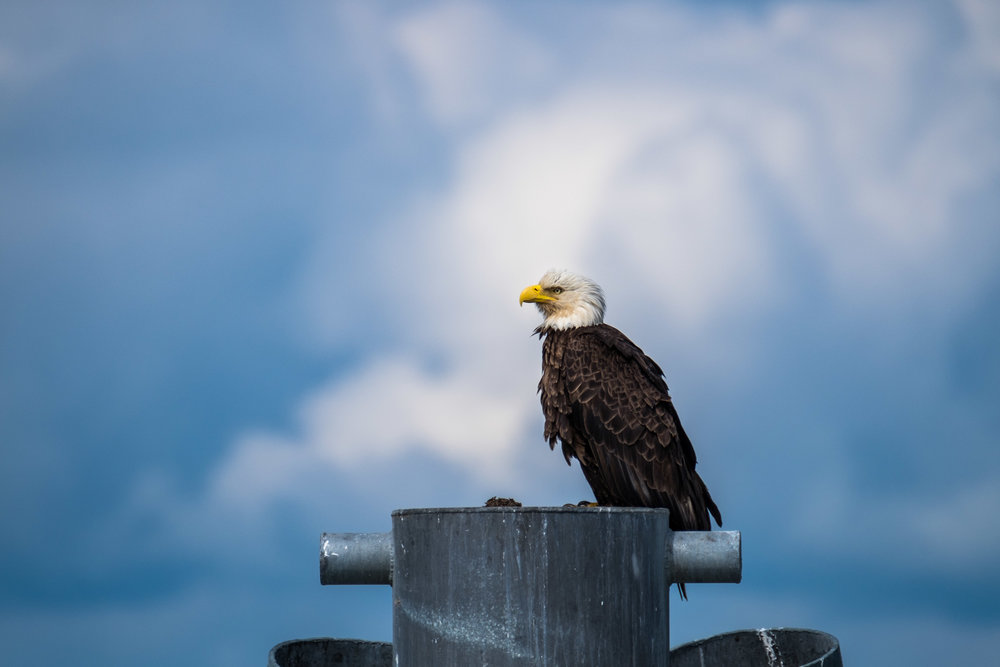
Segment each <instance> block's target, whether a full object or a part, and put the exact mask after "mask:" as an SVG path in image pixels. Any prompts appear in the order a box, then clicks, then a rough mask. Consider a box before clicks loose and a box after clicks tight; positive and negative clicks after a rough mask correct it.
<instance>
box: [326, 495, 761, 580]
mask: <svg viewBox="0 0 1000 667" xmlns="http://www.w3.org/2000/svg"><path fill="white" fill-rule="evenodd" d="M508 511H510V510H508ZM573 511H581V510H577V509H574V510H573ZM667 553H668V555H669V557H670V582H671V583H680V582H684V583H730V584H738V583H739V582H740V580H741V579H742V573H743V554H742V542H741V537H740V532H739V531H736V530H730V531H724V530H717V531H711V532H701V531H690V532H687V531H685V532H676V533H670V536H669V538H668V542H667ZM392 560H393V558H392V533H323V535H322V538H321V539H320V560H319V572H320V574H319V579H320V583H321V584H324V585H330V584H341V585H344V584H387V585H392Z"/></svg>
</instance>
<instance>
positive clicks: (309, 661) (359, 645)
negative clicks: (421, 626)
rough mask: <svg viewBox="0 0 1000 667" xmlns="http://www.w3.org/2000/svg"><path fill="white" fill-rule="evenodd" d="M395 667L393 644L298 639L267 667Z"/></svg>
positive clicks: (271, 656) (281, 646)
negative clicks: (393, 664)
mask: <svg viewBox="0 0 1000 667" xmlns="http://www.w3.org/2000/svg"><path fill="white" fill-rule="evenodd" d="M330 665H339V666H342V667H391V665H392V644H389V643H388V642H370V641H364V640H361V639H330V638H327V637H321V638H318V639H294V640H292V641H287V642H281V643H280V644H278V645H277V646H275V647H274V648H272V649H271V653H270V654H269V655H268V656H267V667H329V666H330Z"/></svg>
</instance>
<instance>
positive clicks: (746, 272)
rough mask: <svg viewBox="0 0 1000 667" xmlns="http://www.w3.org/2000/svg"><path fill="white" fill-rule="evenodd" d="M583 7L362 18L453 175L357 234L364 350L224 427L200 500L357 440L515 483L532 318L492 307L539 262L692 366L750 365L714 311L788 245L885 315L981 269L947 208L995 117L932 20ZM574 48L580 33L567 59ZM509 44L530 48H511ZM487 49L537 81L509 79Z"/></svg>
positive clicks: (733, 301)
mask: <svg viewBox="0 0 1000 667" xmlns="http://www.w3.org/2000/svg"><path fill="white" fill-rule="evenodd" d="M579 11H586V10H584V9H581V10H579ZM594 11H596V12H599V13H600V15H601V16H602V17H604V18H605V19H607V18H608V17H609V16H614V17H618V19H619V20H618V21H617V22H616V23H615V25H617V26H618V27H619V30H617V31H614V32H612V33H608V32H607V31H597V30H596V28H595V26H594V25H591V24H588V22H587V21H585V20H579V21H577V22H570V23H569V24H567V28H566V29H567V30H569V31H571V32H572V31H579V32H578V33H572V34H573V37H574V39H562V40H561V41H556V40H552V41H544V42H543V41H539V40H536V39H535V38H534V37H532V36H530V34H529V31H528V30H526V29H524V27H523V26H520V25H518V24H516V23H515V22H514V21H513V20H506V19H501V18H498V16H497V15H496V13H495V12H494V11H493V10H492V9H489V8H487V7H486V6H483V5H478V4H451V5H445V6H432V7H429V8H425V9H422V10H418V11H416V12H415V13H411V14H409V15H408V16H406V17H405V18H403V19H401V20H398V21H394V20H392V19H388V18H386V19H383V18H382V17H381V16H374V17H373V16H369V17H368V20H369V21H371V20H385V21H387V24H386V25H385V26H383V29H382V31H381V33H380V32H379V31H378V30H369V34H371V35H378V34H382V37H383V39H385V40H386V41H387V43H391V44H394V45H395V48H397V49H398V51H399V53H400V54H401V57H402V58H404V59H405V60H407V62H408V66H409V67H410V69H411V71H412V72H414V73H415V76H414V83H415V84H416V86H417V87H418V94H419V96H420V98H421V99H422V100H424V101H425V103H426V105H427V109H428V113H429V114H430V116H431V117H432V118H433V119H434V120H435V121H437V122H438V123H441V124H442V127H445V128H448V127H452V128H453V127H454V124H455V123H456V122H458V123H459V124H461V125H462V127H463V129H461V130H459V131H455V132H453V133H450V134H447V137H448V138H449V139H450V140H452V143H451V144H449V150H451V153H450V154H449V157H450V163H451V172H450V173H449V174H448V177H447V178H446V179H445V180H444V181H443V183H442V184H441V185H440V187H439V188H438V189H437V190H436V191H433V192H425V193H423V194H422V196H421V197H420V198H419V200H417V201H414V202H413V203H412V206H409V207H408V208H405V209H403V210H400V211H397V212H396V214H395V215H394V216H393V220H392V221H390V222H388V223H386V229H387V230H388V231H387V232H386V233H385V236H384V238H382V239H380V241H379V243H377V244H374V243H373V244H366V245H361V246H359V248H360V250H361V251H363V252H365V253H367V254H366V256H365V257H366V264H367V265H369V266H370V267H372V270H371V271H370V273H369V274H368V275H367V276H366V280H368V281H369V282H368V283H367V284H366V290H367V295H368V296H370V297H371V298H370V299H368V300H369V301H370V302H371V303H373V304H376V305H377V308H376V309H375V310H374V311H373V310H368V311H366V313H365V315H364V316H365V317H367V318H370V321H368V320H366V325H367V326H375V327H379V328H380V330H382V331H389V332H396V333H393V334H391V335H388V336H386V343H385V345H386V350H385V354H384V355H380V357H379V358H373V359H371V360H370V361H369V362H368V365H365V366H363V367H361V368H360V369H358V370H357V371H356V372H354V373H351V374H348V375H344V376H337V377H334V378H331V380H330V381H329V383H328V384H327V385H326V386H324V387H321V388H319V389H317V390H316V391H315V392H312V393H311V394H310V395H309V396H308V397H306V398H305V399H304V400H303V402H302V404H301V407H300V409H299V414H298V421H297V426H296V429H294V432H293V433H291V434H265V435H261V434H256V435H246V436H244V437H242V438H240V439H238V440H237V442H236V443H235V445H234V450H233V452H232V454H231V455H230V456H229V457H228V459H227V460H225V461H224V462H223V463H222V465H221V467H220V470H219V471H218V475H217V476H216V478H215V482H214V483H215V485H216V486H215V487H214V488H215V489H216V490H217V492H218V494H220V497H230V496H232V497H238V496H239V495H240V493H241V491H240V489H241V488H243V487H245V486H246V487H249V486H250V485H251V484H252V483H253V482H254V480H258V479H259V478H260V477H261V476H262V475H263V474H264V473H265V472H267V473H268V474H270V473H276V474H274V475H272V476H271V478H270V481H269V482H267V484H269V485H271V486H273V488H272V489H271V490H270V491H268V492H267V494H270V496H272V497H273V496H278V495H280V493H281V492H282V491H281V489H293V491H292V492H293V493H294V488H295V480H296V479H297V478H299V477H300V476H301V471H302V470H305V469H309V468H311V467H312V466H316V465H321V466H329V467H332V468H335V469H338V470H352V469H354V468H355V467H356V466H358V465H360V461H361V458H360V457H359V452H361V451H363V452H364V453H365V456H366V457H370V458H368V459H367V460H368V461H370V460H372V458H374V459H377V460H383V461H392V460H394V459H395V458H397V457H399V456H400V455H402V454H405V453H409V452H422V453H426V454H427V455H431V456H435V457H440V458H441V459H442V460H446V461H449V462H451V463H454V464H456V465H458V466H462V467H464V468H465V469H467V470H468V471H469V473H470V475H474V476H477V475H485V474H488V475H489V476H492V479H494V480H501V479H504V478H506V479H507V481H509V482H511V483H513V479H514V477H515V476H516V475H515V472H516V471H515V470H514V468H513V465H514V463H513V462H514V461H515V460H516V458H517V456H518V455H519V453H520V452H522V451H524V449H525V448H526V447H534V446H538V444H539V443H540V440H541V438H540V435H536V436H534V437H536V438H537V440H536V441H531V442H524V441H520V440H519V439H518V438H519V437H521V436H522V434H524V433H526V432H528V431H527V429H528V427H529V426H530V425H531V424H533V423H537V420H538V409H537V404H536V403H535V400H536V399H535V397H534V394H533V388H534V382H535V378H537V374H538V354H539V351H538V346H537V341H533V340H530V339H528V338H527V336H526V335H525V334H526V332H527V331H529V330H530V328H531V327H533V326H534V324H535V323H536V322H537V317H536V316H535V314H534V313H529V312H528V311H526V310H522V311H518V310H517V309H516V308H514V300H515V297H516V294H517V293H518V291H519V290H520V288H521V287H523V286H524V285H525V284H527V283H528V282H531V281H533V280H535V279H536V278H537V277H538V275H540V273H541V272H542V271H544V270H545V269H547V268H549V267H550V266H560V265H561V266H567V267H570V268H574V269H577V270H580V271H583V272H589V273H591V274H592V275H594V276H595V277H598V278H600V279H601V280H602V282H605V287H606V288H607V289H608V292H609V294H608V296H609V303H610V312H611V314H612V316H613V317H614V318H616V321H615V323H616V324H623V326H624V328H626V329H627V330H629V331H630V332H633V335H635V336H636V337H637V338H638V337H645V338H646V339H647V340H650V339H654V337H655V336H657V335H659V333H660V332H661V331H662V327H664V326H666V327H668V328H669V330H670V331H671V332H672V334H673V335H682V336H684V340H685V355H686V356H688V357H693V358H699V359H704V364H705V366H706V367H707V366H708V365H709V364H711V363H713V360H717V359H719V358H721V357H723V356H724V355H722V354H721V353H720V350H721V349H725V350H727V354H728V355H729V356H730V357H731V356H733V355H735V356H736V357H738V358H728V357H727V358H725V359H724V360H723V361H724V363H725V364H726V365H727V367H732V368H740V367H742V366H747V365H748V364H747V355H750V354H752V350H750V349H748V348H747V346H746V345H744V344H742V343H741V342H740V340H738V338H739V336H740V335H741V334H740V333H739V332H735V333H734V332H730V331H729V330H728V329H727V328H726V326H725V325H726V322H727V321H728V318H730V317H732V315H733V313H740V312H742V313H746V314H748V316H754V317H758V318H767V317H768V316H769V313H770V312H771V311H772V309H773V308H776V307H778V305H780V303H781V300H782V299H783V298H784V297H785V295H786V294H788V293H790V292H794V291H795V290H798V289H801V288H800V287H799V283H800V276H799V275H798V274H797V273H796V271H798V270H799V269H798V268H797V267H798V266H799V264H801V263H802V262H801V261H799V263H798V264H797V263H796V260H800V259H801V258H798V257H794V256H792V255H790V254H789V253H790V252H796V251H797V250H799V249H802V248H804V249H806V251H807V253H808V254H809V260H808V261H806V262H805V263H806V264H808V265H809V267H810V269H811V270H814V271H816V272H818V273H819V274H820V276H821V278H822V279H823V280H825V281H828V282H829V284H830V285H832V286H833V287H834V288H835V289H834V292H835V294H837V295H838V297H839V298H840V299H841V300H842V301H843V302H845V303H847V304H861V305H862V306H864V307H866V308H869V307H872V306H874V307H875V308H876V309H877V310H879V312H885V313H887V314H888V313H890V312H892V309H893V308H894V307H896V306H897V304H900V303H911V302H912V303H928V302H930V300H931V299H937V300H944V299H946V298H952V299H961V298H962V296H963V295H964V294H965V293H967V292H968V291H969V290H971V289H974V288H975V285H976V278H977V276H978V275H979V273H978V272H981V271H982V270H984V268H983V267H977V266H976V265H974V264H973V263H970V262H963V261H962V256H961V253H962V250H963V249H964V248H965V247H967V246H968V245H969V244H970V243H971V242H972V241H971V240H970V237H969V236H968V228H967V227H966V226H963V225H961V224H957V223H956V222H955V220H954V216H955V211H956V207H957V204H958V202H959V201H960V200H961V198H962V197H963V196H964V195H965V194H966V193H967V192H969V191H970V190H975V189H976V188H982V187H984V186H985V184H986V183H987V182H988V179H990V178H995V175H996V168H997V163H996V151H995V150H994V149H995V148H996V142H995V141H994V140H993V139H990V138H989V137H992V136H993V134H994V133H993V132H992V129H993V126H994V125H995V120H993V119H994V118H995V117H997V116H998V115H1000V114H998V113H996V112H1000V109H997V108H996V107H997V106H998V104H997V101H996V100H995V99H992V98H989V97H983V96H982V95H980V94H979V93H978V92H977V91H976V90H975V87H976V86H977V85H979V84H981V79H977V78H975V77H974V76H973V75H971V74H968V73H963V72H961V71H960V72H957V73H956V72H955V71H953V70H952V69H950V68H949V63H950V62H951V61H953V60H956V59H963V58H967V57H969V56H968V54H967V53H966V52H964V51H961V50H960V49H956V47H953V46H950V45H949V43H948V42H947V41H943V40H940V39H936V38H934V36H933V35H934V31H935V30H936V24H935V21H934V19H935V16H934V15H933V13H932V12H930V11H929V10H928V11H913V12H901V10H900V7H899V6H898V5H892V4H876V5H863V6H856V5H797V4H796V5H792V4H789V5H778V6H775V7H774V8H772V9H769V10H768V11H767V13H766V14H765V15H764V16H762V17H752V16H749V15H744V14H739V13H735V12H731V13H728V14H726V15H725V16H726V20H720V21H717V22H704V21H702V22H699V21H697V20H695V18H694V16H693V15H692V14H690V13H686V11H687V10H684V9H682V8H674V7H662V8H655V9H648V10H646V11H647V12H651V14H650V16H648V17H647V19H648V20H646V19H644V20H635V18H636V14H635V11H634V10H628V9H624V10H621V11H622V12H623V13H622V14H620V15H619V14H618V13H617V10H615V9H609V8H600V9H595V10H594ZM623 16H624V17H625V18H622V17H623ZM609 20H611V19H609ZM603 22H604V21H603V19H602V21H599V22H594V23H595V24H596V23H602V24H603ZM613 22H614V21H613ZM651 25H652V26H662V27H663V28H664V29H665V30H669V31H671V34H672V35H674V36H675V37H676V38H677V39H676V40H673V41H672V40H664V39H662V35H661V34H658V32H657V30H651V29H650V26H651ZM580 43H588V45H589V46H592V47H593V49H591V50H589V51H588V53H589V54H590V55H588V56H587V59H586V60H584V61H583V62H582V63H577V62H576V59H577V58H576V54H577V50H576V47H578V46H579V44H580ZM518 45H522V46H523V45H527V46H526V49H525V52H526V53H527V54H528V55H527V56H525V60H523V61H520V60H517V59H515V60H514V61H513V62H511V61H510V58H509V56H510V53H512V51H513V50H517V49H516V48H515V47H518ZM567 45H568V46H567ZM623 45H627V48H624V47H623ZM379 48H382V47H379ZM518 48H519V47H518ZM595 54H596V55H595ZM601 54H607V55H606V56H605V57H606V58H608V60H606V61H602V60H601V57H602V56H601ZM929 60H934V61H937V62H939V63H941V66H940V68H939V69H938V70H936V72H937V74H936V75H935V76H941V77H945V80H944V84H946V85H947V89H948V90H949V91H950V92H951V94H952V97H951V98H950V99H948V100H936V101H935V102H934V103H933V104H928V100H933V98H934V97H935V90H934V87H935V85H937V84H938V83H939V82H938V81H936V80H934V79H933V78H931V79H928V78H925V77H922V72H923V71H924V68H925V65H926V63H927V62H928V61H929ZM678 63H680V65H678ZM507 67H509V68H511V72H513V74H511V76H513V77H514V78H516V77H517V76H521V75H524V76H525V77H527V79H529V80H530V81H533V82H535V83H537V82H540V81H546V82H547V83H548V84H549V88H548V89H547V90H546V92H545V94H544V95H533V93H532V91H531V90H529V89H532V87H533V85H534V84H531V85H526V86H522V87H519V86H518V85H513V84H510V83H509V81H507V80H506V79H505V78H504V77H505V76H507V75H506V74H498V72H501V71H503V70H504V68H507ZM574 67H575V69H574ZM588 68H590V69H588ZM555 71H560V72H566V71H573V75H572V76H567V77H565V78H564V79H556V78H555V77H554V76H552V72H555ZM614 73H623V74H625V75H626V76H624V82H623V83H620V82H617V81H616V78H615V77H614V76H611V74H614ZM380 77H381V75H380ZM949 77H950V78H949ZM395 80H396V79H394V78H392V77H388V76H387V77H381V78H380V83H379V85H380V86H384V85H386V82H391V81H395ZM406 94H407V91H406V90H397V91H395V92H394V93H393V94H392V95H391V96H390V97H393V99H397V100H398V99H404V98H405V95H406ZM380 95H381V93H380ZM405 108H406V106H405V105H402V104H401V105H400V106H399V107H398V109H401V110H403V109H405ZM468 121H476V122H468ZM470 128H471V129H470ZM447 132H451V131H450V130H448V131H447ZM324 247H328V246H325V245H324V244H318V246H317V248H318V249H319V250H318V253H320V254H319V255H318V256H317V259H316V261H315V262H314V264H313V265H314V266H323V267H330V268H329V269H327V270H326V271H318V272H313V273H312V274H311V275H310V278H309V284H307V285H306V286H305V288H304V291H305V292H306V293H308V294H324V295H325V294H327V293H328V292H329V290H328V289H324V287H325V286H327V285H331V284H337V282H338V281H339V279H340V275H339V274H338V273H337V271H338V266H337V265H336V264H335V263H333V262H325V261H324V260H323V256H322V254H321V253H322V249H323V248H324ZM789 248H794V249H795V250H792V251H789ZM928 266H941V267H944V268H943V269H942V271H928V270H927V267H928ZM942 273H947V275H946V276H943V275H942ZM602 274H603V275H602ZM403 277H405V281H402V280H401V278H403ZM317 285H320V287H317ZM312 307H313V308H314V309H315V310H317V311H326V310H328V309H329V304H328V302H327V299H326V297H325V296H324V297H323V298H322V299H317V300H316V301H315V302H314V303H313V306H312ZM943 317H944V316H943ZM629 323H631V324H633V325H634V326H633V327H629V326H627V324H629ZM404 337H405V338H404ZM726 337H729V338H732V340H728V339H726ZM401 350H405V353H403V352H401ZM430 360H433V361H434V362H435V368H436V370H435V371H434V372H430V371H427V370H425V369H424V365H425V364H426V363H427V362H428V361H430ZM438 362H440V363H438ZM719 363H723V362H719ZM749 366H752V364H749ZM728 379H729V381H732V382H738V381H740V378H739V376H738V375H735V374H734V375H733V376H732V377H729V378H728ZM384 405H391V406H392V414H393V415H394V418H393V421H391V422H387V421H386V420H385V419H384V418H382V415H384V414H385V411H384V410H383V408H382V406H384ZM484 434H485V435H484ZM484 458H485V460H487V461H489V465H488V466H487V467H488V468H489V471H488V473H484V472H483V469H482V467H480V466H479V462H480V461H482V460H483V459H484ZM847 466H849V462H848V463H845V467H847ZM834 481H836V480H834ZM265 495H266V494H265ZM834 509H835V508H834ZM831 511H832V510H831Z"/></svg>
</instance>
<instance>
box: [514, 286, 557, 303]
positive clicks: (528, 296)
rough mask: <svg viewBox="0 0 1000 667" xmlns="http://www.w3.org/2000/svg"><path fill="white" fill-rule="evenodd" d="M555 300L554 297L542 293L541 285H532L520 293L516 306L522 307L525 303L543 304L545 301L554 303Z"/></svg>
mask: <svg viewBox="0 0 1000 667" xmlns="http://www.w3.org/2000/svg"><path fill="white" fill-rule="evenodd" d="M555 300H556V298H555V297H553V296H549V295H548V294H545V293H544V292H542V286H541V285H532V286H531V287H525V288H524V290H522V291H521V299H520V301H518V304H519V305H522V306H523V305H524V304H525V302H527V303H544V302H546V301H555Z"/></svg>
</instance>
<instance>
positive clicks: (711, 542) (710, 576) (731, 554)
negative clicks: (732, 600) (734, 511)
mask: <svg viewBox="0 0 1000 667" xmlns="http://www.w3.org/2000/svg"><path fill="white" fill-rule="evenodd" d="M668 544H669V548H668V550H667V551H668V553H669V554H670V581H672V582H673V583H679V582H685V583H703V584H707V583H717V584H718V583H725V584H738V583H740V580H741V579H742V578H743V548H742V541H741V539H740V533H739V531H735V530H730V531H722V530H716V531H683V532H677V533H672V534H671V538H670V540H669V542H668Z"/></svg>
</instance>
